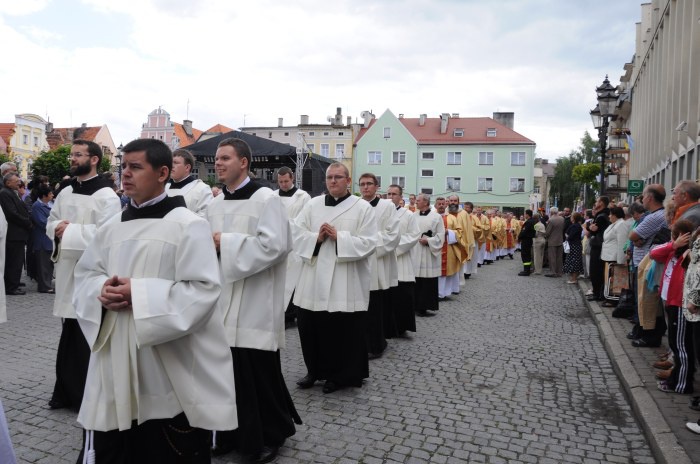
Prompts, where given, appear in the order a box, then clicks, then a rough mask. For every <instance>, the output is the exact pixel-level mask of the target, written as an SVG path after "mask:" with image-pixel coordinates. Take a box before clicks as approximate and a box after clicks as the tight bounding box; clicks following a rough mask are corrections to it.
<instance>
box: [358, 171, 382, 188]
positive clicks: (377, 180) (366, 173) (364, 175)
mask: <svg viewBox="0 0 700 464" xmlns="http://www.w3.org/2000/svg"><path fill="white" fill-rule="evenodd" d="M364 178H367V179H372V181H373V182H374V185H376V186H377V187H379V179H377V176H375V175H374V174H372V173H371V172H365V173H364V174H362V175H361V176H360V178H359V179H357V180H358V181H360V180H362V179H364Z"/></svg>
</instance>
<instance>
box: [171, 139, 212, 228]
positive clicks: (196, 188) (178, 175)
mask: <svg viewBox="0 0 700 464" xmlns="http://www.w3.org/2000/svg"><path fill="white" fill-rule="evenodd" d="M192 169H194V156H193V155H192V153H190V151H189V150H185V149H184V148H180V149H177V150H175V151H174V152H173V172H172V174H171V175H170V181H169V182H168V184H167V185H166V189H167V190H168V195H169V196H171V197H173V196H175V195H182V196H183V197H184V198H185V204H186V205H187V209H189V210H190V211H192V212H193V213H195V214H196V215H197V216H200V217H206V215H207V206H209V203H211V200H212V199H213V198H214V196H213V194H212V190H211V187H209V186H208V185H207V184H205V183H204V182H202V180H201V179H197V178H196V177H195V176H194V174H192Z"/></svg>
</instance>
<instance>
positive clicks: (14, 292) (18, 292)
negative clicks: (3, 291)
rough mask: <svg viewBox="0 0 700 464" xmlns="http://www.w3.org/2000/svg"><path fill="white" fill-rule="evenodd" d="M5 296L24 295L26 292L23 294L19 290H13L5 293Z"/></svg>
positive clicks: (22, 291)
mask: <svg viewBox="0 0 700 464" xmlns="http://www.w3.org/2000/svg"><path fill="white" fill-rule="evenodd" d="M7 294H8V295H26V294H27V292H25V291H24V290H21V289H19V288H17V289H15V290H12V291H10V292H7Z"/></svg>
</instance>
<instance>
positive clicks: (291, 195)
mask: <svg viewBox="0 0 700 464" xmlns="http://www.w3.org/2000/svg"><path fill="white" fill-rule="evenodd" d="M277 185H278V186H279V189H278V190H275V194H277V195H278V196H279V197H280V198H281V199H282V204H283V205H284V207H285V208H286V209H287V217H288V218H289V222H290V224H291V222H292V221H293V220H294V218H295V217H297V214H299V212H300V211H301V209H302V208H303V207H304V205H305V204H306V203H307V202H308V201H309V200H310V199H311V196H310V195H309V194H308V193H306V192H305V191H303V190H302V189H300V188H297V187H296V186H295V185H294V171H292V170H291V169H290V168H288V167H286V166H284V167H281V168H279V170H278V171H277ZM299 272H301V258H299V256H298V255H297V254H296V253H295V252H294V250H292V251H290V252H289V255H287V277H286V283H285V286H284V301H285V302H286V303H285V304H286V308H287V309H286V310H285V312H284V327H285V328H288V327H291V326H293V325H294V324H295V323H296V318H297V313H298V312H299V308H298V307H297V306H295V305H294V303H293V302H292V296H293V295H294V288H295V287H296V286H297V280H298V279H299Z"/></svg>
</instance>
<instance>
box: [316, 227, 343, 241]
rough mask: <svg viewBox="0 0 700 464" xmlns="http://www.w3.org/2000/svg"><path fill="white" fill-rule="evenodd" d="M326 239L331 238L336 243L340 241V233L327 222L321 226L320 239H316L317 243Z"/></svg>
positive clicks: (319, 230)
mask: <svg viewBox="0 0 700 464" xmlns="http://www.w3.org/2000/svg"><path fill="white" fill-rule="evenodd" d="M326 238H330V239H331V240H333V241H334V242H335V241H337V240H338V231H337V230H336V228H335V227H333V226H332V225H330V224H328V223H327V222H324V223H323V224H322V225H321V228H320V229H318V238H317V239H316V242H317V243H321V242H323V241H324V240H325V239H326Z"/></svg>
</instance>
